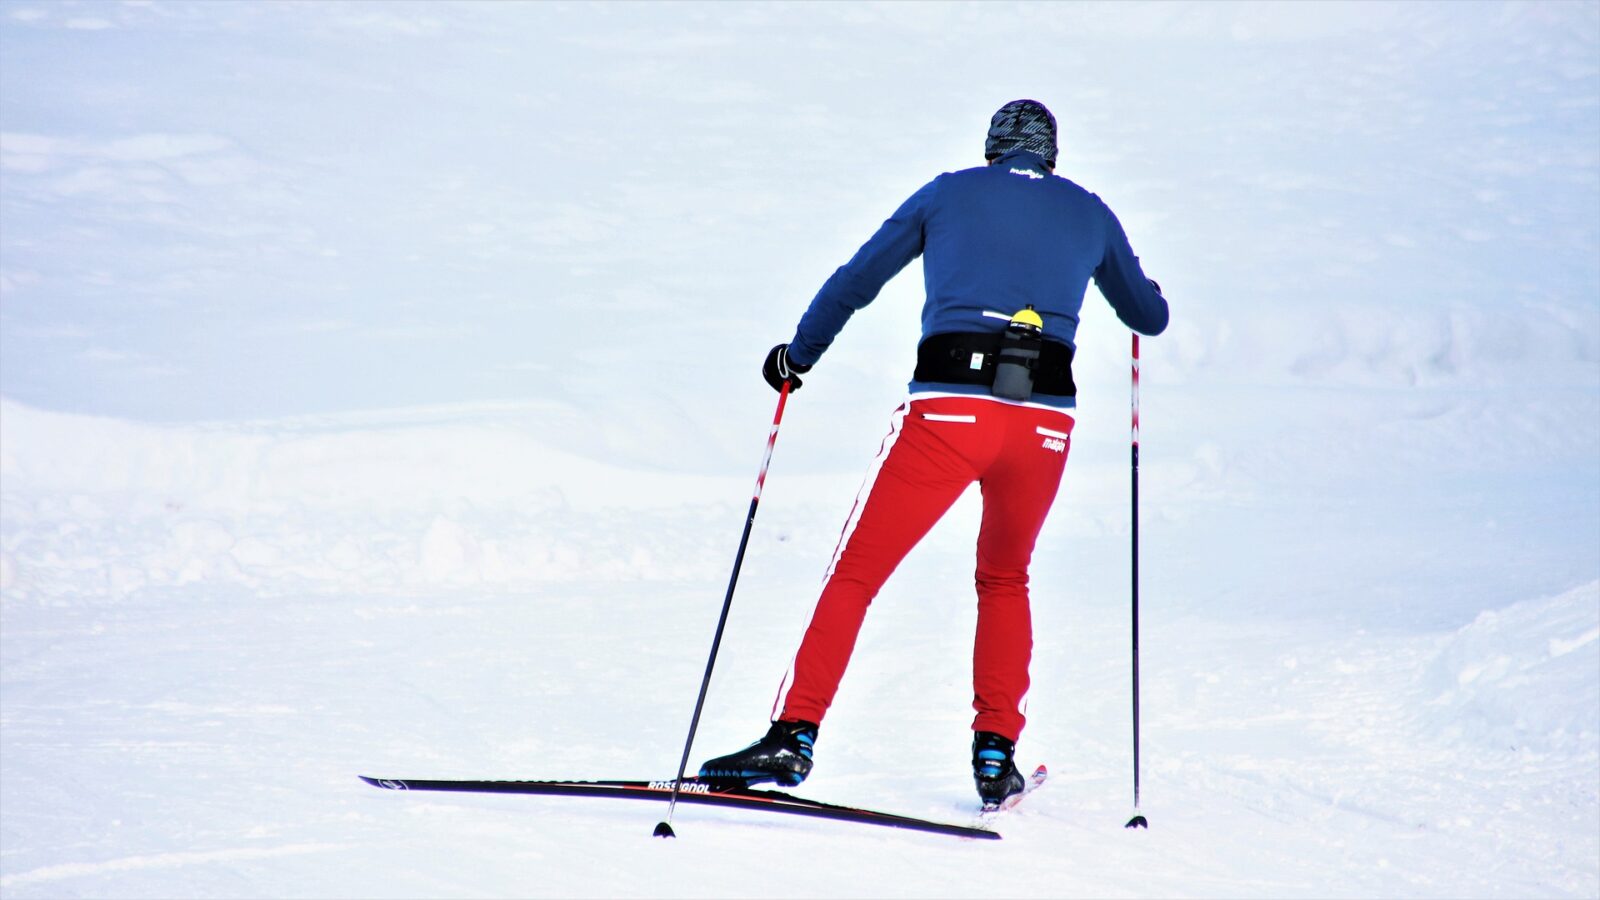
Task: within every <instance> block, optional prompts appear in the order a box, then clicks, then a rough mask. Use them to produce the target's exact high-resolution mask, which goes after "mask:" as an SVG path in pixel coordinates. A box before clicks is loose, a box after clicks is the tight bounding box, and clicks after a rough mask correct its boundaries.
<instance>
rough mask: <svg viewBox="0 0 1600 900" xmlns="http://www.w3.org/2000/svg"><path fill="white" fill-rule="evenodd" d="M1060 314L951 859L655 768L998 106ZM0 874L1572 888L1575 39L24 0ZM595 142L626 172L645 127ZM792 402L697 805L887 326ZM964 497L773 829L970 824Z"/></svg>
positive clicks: (791, 436)
mask: <svg viewBox="0 0 1600 900" xmlns="http://www.w3.org/2000/svg"><path fill="white" fill-rule="evenodd" d="M1016 96H1037V97H1039V98H1040V99H1042V100H1044V101H1045V102H1047V103H1049V104H1050V105H1051V106H1052V108H1053V109H1055V111H1056V113H1057V115H1058V117H1060V118H1061V121H1062V123H1063V125H1062V127H1063V172H1064V173H1065V174H1068V175H1069V176H1071V177H1074V178H1075V179H1078V180H1079V181H1081V182H1082V183H1084V184H1085V185H1087V186H1088V187H1090V188H1091V189H1094V190H1096V191H1099V192H1100V193H1102V195H1103V196H1105V197H1106V199H1107V201H1108V202H1109V203H1110V204H1111V205H1112V206H1113V207H1114V208H1115V209H1116V210H1117V211H1118V212H1119V214H1120V215H1121V217H1122V219H1123V221H1124V223H1125V224H1126V225H1127V228H1128V230H1129V232H1130V234H1131V235H1132V236H1133V240H1134V245H1135V246H1136V247H1137V248H1138V249H1139V252H1140V253H1141V255H1142V257H1143V259H1144V260H1145V262H1146V263H1147V265H1148V266H1149V267H1150V269H1151V272H1152V274H1154V275H1156V276H1157V277H1158V278H1159V279H1160V280H1161V281H1162V283H1163V285H1164V286H1165V287H1166V289H1167V292H1168V293H1169V294H1171V295H1172V297H1173V298H1174V317H1173V326H1172V329H1171V330H1170V332H1169V333H1168V334H1166V335H1163V336H1162V337H1160V338H1158V339H1152V340H1147V341H1146V342H1145V343H1144V345H1143V350H1144V363H1143V369H1142V372H1143V377H1144V385H1145V387H1144V396H1143V408H1142V422H1143V425H1142V461H1143V472H1142V480H1141V492H1142V496H1143V498H1144V507H1143V509H1142V512H1141V530H1142V535H1141V538H1142V544H1141V546H1142V557H1141V565H1142V569H1143V583H1142V597H1143V622H1144V634H1143V647H1144V652H1143V657H1142V663H1143V701H1144V738H1143V740H1144V743H1143V755H1144V771H1143V787H1144V798H1143V799H1144V803H1143V809H1142V811H1143V812H1144V813H1145V814H1146V815H1147V816H1148V817H1149V819H1150V822H1151V825H1152V827H1151V829H1150V830H1149V831H1147V832H1129V831H1125V830H1124V829H1123V828H1122V823H1123V822H1125V821H1126V820H1127V818H1128V816H1129V814H1130V812H1131V809H1130V804H1131V799H1132V791H1131V787H1132V777H1131V776H1132V771H1131V768H1132V760H1131V747H1130V733H1129V732H1130V727H1129V709H1128V707H1129V693H1130V684H1129V677H1128V642H1129V635H1128V608H1127V604H1128V584H1127V581H1128V574H1127V573H1128V541H1129V524H1130V516H1129V509H1128V446H1127V429H1128V410H1127V399H1126V398H1127V393H1128V362H1127V358H1126V354H1127V334H1126V331H1125V330H1124V329H1122V328H1121V326H1120V325H1119V324H1118V323H1117V322H1116V321H1115V319H1114V317H1113V316H1112V315H1111V314H1110V313H1109V312H1108V311H1107V309H1106V307H1105V304H1104V303H1102V302H1101V301H1100V298H1099V297H1098V296H1097V295H1096V294H1095V293H1094V291H1093V290H1091V291H1090V293H1089V297H1088V300H1087V303H1086V307H1085V315H1084V322H1083V327H1082V329H1081V331H1080V335H1079V337H1080V353H1079V357H1078V362H1077V368H1078V372H1077V376H1078V378H1077V380H1078V382H1079V384H1080V387H1081V394H1082V398H1081V399H1082V405H1081V407H1080V409H1079V411H1078V414H1077V416H1078V427H1077V429H1076V431H1075V434H1074V440H1073V446H1072V449H1071V459H1070V461H1069V463H1068V468H1067V476H1066V480H1065V482H1064V484H1063V487H1062V490H1061V494H1060V496H1059V497H1058V500H1057V505H1056V509H1055V511H1054V513H1053V514H1052V518H1051V520H1050V521H1049V523H1048V524H1047V526H1046V529H1045V533H1044V534H1043V535H1042V537H1041V540H1040V545H1039V550H1038V553H1037V554H1036V559H1035V564H1034V570H1033V583H1032V590H1033V597H1034V612H1035V633H1036V644H1037V648H1036V653H1035V660H1034V665H1033V676H1034V686H1033V690H1032V692H1031V694H1030V696H1029V707H1028V715H1029V722H1030V724H1029V727H1028V730H1027V732H1026V733H1025V735H1024V737H1023V740H1022V742H1021V745H1020V747H1019V753H1020V755H1021V757H1022V758H1023V760H1024V761H1028V762H1034V761H1037V762H1044V763H1047V764H1048V765H1049V766H1050V768H1051V772H1052V776H1051V781H1050V783H1049V784H1048V785H1047V787H1046V788H1045V789H1043V790H1041V791H1039V792H1038V793H1037V794H1035V795H1033V796H1031V797H1030V798H1029V799H1028V801H1027V803H1026V804H1025V806H1023V807H1022V808H1020V809H1018V810H1017V811H1015V812H1014V813H1012V814H1009V815H1008V816H1007V817H1006V818H1005V819H1004V820H1003V821H1002V823H1001V824H1000V825H999V826H998V827H999V829H1000V830H1001V831H1002V833H1003V834H1004V836H1005V839H1004V840H1002V841H997V842H983V843H982V844H981V845H980V844H979V843H977V842H962V841H958V840H953V839H950V838H944V837H939V836H929V835H917V834H902V833H898V832H893V831H883V830H876V829H870V828H865V827H861V826H847V825H843V824H837V823H826V822H817V821H810V820H804V819H790V818H779V817H762V816H760V815H752V814H747V813H733V812H726V811H714V810H709V809H706V808H700V807H683V808H680V809H679V810H678V811H677V813H676V816H675V819H674V824H675V826H676V829H677V832H678V835H679V838H678V839H677V840H676V841H672V842H665V841H660V840H656V839H653V838H651V837H650V832H651V829H652V828H653V826H654V825H655V823H656V822H657V821H659V820H660V818H661V816H662V814H663V809H662V808H658V807H653V806H649V805H646V804H641V803H626V802H609V803H608V802H583V801H572V800H562V799H558V798H528V797H521V798H518V797H467V796H449V795H436V796H426V795H422V794H416V795H403V794H395V793H389V792H382V791H377V790H374V789H372V788H370V787H368V786H366V785H363V784H362V783H360V782H359V781H358V780H357V779H356V776H357V775H358V774H369V775H378V776H392V777H446V778H448V777H490V778H542V777H549V778H605V777H622V778H636V777H649V778H659V777H670V775H671V774H672V773H673V770H674V769H675V767H676V765H677V762H678V758H679V754H680V752H681V750H682V746H683V740H684V735H685V732H686V729H687V726H688V722H689V718H690V715H691V712H692V708H693V701H694V692H695V690H696V688H697V686H698V684H699V680H700V676H701V673H702V671H703V667H704V664H705V654H706V652H707V650H708V649H709V645H710V640H711V635H712V631H713V628H714V626H715V623H716V618H717V612H718V609H719V607H720V604H721V601H722V597H723V592H724V590H725V587H726V584H727V577H728V570H729V566H730V565H731V562H732V558H733V554H734V550H735V547H736V544H737V540H738V536H739V530H740V528H741V527H742V525H743V521H744V512H745V509H746V507H747V504H748V501H749V497H750V491H751V488H752V486H753V482H754V478H755V474H756V472H755V469H756V466H757V464H758V462H759V459H760V453H761V449H762V443H763V441H764V440H765V438H766V435H767V429H768V425H769V423H770V419H771V415H772V408H773V403H774V396H773V395H772V394H771V393H770V392H769V391H768V390H767V388H766V387H765V385H763V384H761V383H760V382H759V380H758V379H757V378H756V377H755V372H754V368H755V366H756V364H757V363H758V361H759V359H760V356H761V354H762V353H763V352H764V351H765V349H766V348H767V347H768V346H770V345H771V344H772V343H775V342H777V341H779V340H783V339H785V338H786V337H787V335H788V334H789V330H790V329H792V327H793V322H794V319H795V317H796V316H797V315H798V313H799V312H800V309H801V308H802V306H803V304H804V302H805V301H806V299H807V298H808V297H809V296H810V295H811V293H812V292H813V291H814V290H815V289H816V287H817V285H818V284H820V283H821V281H822V279H824V278H825V277H826V276H827V274H828V273H829V272H831V271H832V269H833V267H834V266H837V265H838V264H839V263H840V262H842V261H843V260H844V259H845V258H847V256H848V254H849V253H850V252H851V251H852V250H853V249H854V247H855V246H857V245H858V243H859V242H860V241H861V240H862V239H864V238H865V236H866V235H867V234H869V233H870V231H871V229H872V228H873V227H875V225H876V224H877V222H878V221H880V220H881V219H882V218H883V216H885V215H887V213H888V212H889V211H890V210H891V209H892V208H893V207H894V205H895V204H897V203H898V202H900V201H901V200H902V199H903V198H904V196H905V195H907V194H909V193H910V192H911V191H912V190H914V189H915V188H916V187H917V186H918V185H919V184H921V183H922V181H923V180H925V179H926V178H927V177H928V176H930V175H932V174H933V173H935V172H938V171H941V170H945V169H950V168H955V167H958V166H965V165H969V164H971V163H972V162H973V161H975V157H976V156H977V152H978V149H979V147H980V146H981V143H980V141H981V133H982V127H983V123H984V122H985V121H986V118H987V116H988V115H989V113H990V112H992V110H993V109H994V108H995V107H996V106H997V105H998V104H999V103H1001V102H1004V101H1005V100H1008V99H1012V98H1014V97H1016ZM0 126H3V127H0V894H3V895H4V896H6V897H7V898H12V897H15V898H23V897H74V896H83V897H90V896H94V897H98V896H118V897H170V896H206V897H210V896H229V897H233V896H248V897H256V896H262V897H266V896H273V897H277V896H285V897H301V896H305V897H325V896H360V897H414V896H449V897H458V896H595V897H611V896H684V897H690V896H726V897H743V896H769V895H776V896H830V897H832V896H838V897H854V896H955V895H969V894H970V895H981V896H1001V897H1011V896H1017V897H1026V896H1039V897H1059V896H1094V897H1101V896H1215V897H1239V896H1259V897H1285V896H1295V897H1328V896H1416V897H1462V896H1468V897H1524V896H1555V897H1595V896H1597V895H1600V4H1595V3H1592V2H1585V3H1567V4H1562V3H1548V4H1509V5H1503V6H1501V5H1489V4H1471V5H1460V4H1448V3H1447V4H1424V3H1416V4H1290V5H1274V4H1243V3H1238V4H1235V3H1229V4H1204V3H1196V4H1182V5H1176V6H1174V5H1168V4H1127V3H1117V4H1106V5H1100V4H1085V5H1072V6H1061V7H1057V6H1029V5H1001V4H976V5H956V4H950V5H944V4H940V5H928V4H888V5H876V4H838V5H824V6H799V7H778V6H766V5H743V4H706V5H701V4H690V5H685V6H665V5H661V6H657V5H643V6H636V5H628V6H623V5H603V6H587V5H579V6H562V5H557V4H529V5H511V4H486V5H468V4H437V5H436V4H382V5H373V4H352V5H344V4H337V3H329V4H319V5H317V6H313V7H298V6H293V7H292V6H287V5H278V4H222V5H218V4H208V3H197V4H196V3H184V2H154V3H126V4H111V3H97V2H89V3H62V4H35V3H31V2H26V0H8V2H7V3H5V4H0ZM619 144H620V145H621V146H623V147H624V148H625V151H624V152H623V153H622V154H621V155H623V156H625V157H626V159H625V160H622V161H618V160H617V159H616V158H615V157H616V156H617V155H618V154H616V153H615V152H613V151H612V150H609V149H608V150H605V151H603V152H597V151H595V150H594V148H597V147H599V148H614V147H616V146H618V145H619ZM917 282H918V273H917V272H916V267H915V266H913V267H912V268H911V269H909V270H908V271H907V272H906V273H904V274H903V275H902V276H901V277H900V278H899V279H897V280H896V281H895V282H894V283H892V284H891V286H890V287H889V288H888V289H887V290H886V291H885V292H884V294H883V296H882V297H881V298H880V299H879V300H878V301H877V302H876V303H875V304H874V305H873V306H871V307H870V308H868V309H866V310H863V311H862V312H861V313H860V314H859V315H857V316H856V317H855V319H854V320H853V321H852V322H851V324H850V327H849V328H848V329H847V330H846V332H845V333H844V335H842V336H841V338H840V339H839V341H838V342H837V343H836V344H835V346H834V347H833V348H832V349H831V350H830V351H829V354H828V356H827V357H826V358H825V359H824V361H823V363H822V364H821V365H819V367H818V368H817V370H816V372H815V373H814V374H813V375H812V376H811V377H809V378H808V380H807V384H806V386H805V388H804V390H803V391H801V392H800V393H798V394H797V395H796V396H795V397H794V398H793V400H792V402H791V403H790V405H789V407H788V411H787V413H786V415H785V419H784V422H783V427H782V429H781V432H780V437H779V440H778V444H777V450H776V455H775V458H774V462H773V466H772V471H771V476H770V479H769V481H768V483H767V487H766V493H765V494H764V496H763V501H762V505H761V510H760V514H759V517H758V519H757V521H756V523H755V527H754V530H753V533H752V537H751V545H750V550H749V554H748V556H747V558H746V561H745V565H744V572H743V575H742V577H741V580H740V586H739V590H738V593H737V595H736V597H735V602H734V607H733V612H732V616H731V619H730V621H729V623H728V630H727V634H726V636H725V638H724V642H723V647H722V652H721V655H720V656H719V659H718V663H717V670H716V677H715V678H714V680H713V682H712V686H711V691H710V695H709V697H708V701H707V707H706V713H705V716H704V719H703V721H702V723H701V728H700V733H699V737H698V739H697V740H696V742H695V747H694V753H693V756H692V762H697V761H698V760H700V759H703V758H705V757H706V756H709V755H712V754H714V753H720V752H724V751H726V750H727V749H730V748H732V747H736V746H739V745H742V744H743V743H746V742H748V741H749V740H751V739H752V738H753V737H755V736H756V735H757V734H758V733H759V732H760V731H761V730H762V728H763V726H764V722H765V717H766V715H767V712H768V709H769V706H770V703H771V700H772V695H773V693H774V691H775V690H776V688H777V686H778V682H779V680H780V678H781V676H782V674H783V671H784V669H785V667H786V666H787V664H788V662H789V658H790V655H791V654H792V652H793V649H794V646H795V643H796V641H797V640H798V638H799V636H800V633H801V631H802V629H803V627H804V625H805V621H806V616H807V615H808V613H809V611H810V605H811V603H812V602H813V601H814V599H815V592H816V589H817V586H818V584H819V581H820V577H821V573H822V571H823V569H824V567H825V565H826V562H827V559H828V557H829V555H830V554H831V552H832V549H833V546H834V541H835V540H836V537H837V532H838V528H839V526H840V524H841V522H842V520H843V517H844V515H845V513H846V511H847V510H848V508H849V504H850V501H851V499H852V497H853V496H854V493H855V491H856V488H857V486H858V484H859V481H860V478H861V475H862V473H863V471H864V470H865V467H866V463H867V461H868V460H869V459H870V457H871V455H872V453H873V452H874V451H875V449H876V447H877V445H878V441H879V439H880V436H881V434H882V431H883V429H884V428H885V427H886V425H887V420H888V416H889V413H890V411H891V410H892V409H893V407H894V406H895V405H896V404H897V403H898V402H900V400H901V394H902V391H903V385H904V381H905V378H906V373H907V371H908V370H909V368H910V366H911V360H912V353H913V347H912V344H911V342H910V340H909V338H908V335H910V334H911V333H913V331H914V329H915V323H916V321H917V312H918V303H919V300H920V298H919V287H920V286H919V284H918V283H917ZM975 501H976V498H975V497H973V496H971V495H969V496H967V497H965V498H963V500H962V501H960V502H959V503H958V504H957V506H956V508H955V509H954V510H953V511H952V512H951V514H950V515H949V516H947V518H946V519H945V520H944V521H943V522H941V523H940V525H939V526H938V527H937V528H936V529H935V530H934V532H933V533H932V534H931V535H930V536H929V537H928V539H927V540H926V541H925V542H924V543H923V544H922V545H921V546H919V547H918V548H917V549H916V550H915V551H914V552H913V553H912V555H911V556H910V557H909V558H908V560H907V561H906V562H905V564H904V565H903V566H902V567H901V569H900V571H899V572H897V573H896V575H895V577H894V578H893V579H892V580H891V581H890V583H889V585H888V586H887V587H886V589H885V590H884V592H883V594H882V595H881V596H880V597H879V598H878V600H877V601H876V602H875V604H874V607H873V610H872V612H871V614H870V615H869V617H868V619H867V623H866V626H865V629H864V631H863V633H862V637H861V640H860V643H859V647H858V651H857V654H856V656H855V659H854V661H853V663H852V667H851V670H850V672H849V674H848V676H847V678H846V680H845V683H844V686H843V689H842V691H841V693H840V696H839V698H838V701H837V703H836V705H835V707H834V708H833V709H832V711H831V712H830V715H829V717H828V720H827V721H826V722H825V723H824V726H823V728H822V733H821V736H820V740H819V743H818V765H817V768H816V770H815V773H814V774H813V776H812V777H811V778H810V779H809V780H808V781H807V782H806V784H805V785H804V786H803V787H802V788H801V789H799V790H798V791H797V793H801V794H803V795H806V796H811V797H815V798H817V799H820V800H827V801H833V802H839V803H849V804H857V805H866V806H871V807H875V808H881V809H885V810H888V811H893V812H899V813H903V814H908V815H917V816H924V817H931V818H937V819H943V820H949V821H956V822H964V821H967V820H968V819H969V818H970V816H971V815H972V812H973V809H972V807H973V805H974V804H973V801H974V798H975V795H974V793H973V791H972V787H971V783H970V774H969V767H968V752H969V747H968V745H969V741H970V732H969V731H968V728H969V722H970V718H971V713H970V708H969V703H970V686H969V684H968V675H967V673H968V670H969V667H970V652H971V648H970V635H971V631H972V626H973V617H974V610H973V603H972V598H971V588H970V586H969V585H970V578H971V565H972V564H971V554H972V549H971V548H972V542H973V539H974V537H975V531H976V502H975Z"/></svg>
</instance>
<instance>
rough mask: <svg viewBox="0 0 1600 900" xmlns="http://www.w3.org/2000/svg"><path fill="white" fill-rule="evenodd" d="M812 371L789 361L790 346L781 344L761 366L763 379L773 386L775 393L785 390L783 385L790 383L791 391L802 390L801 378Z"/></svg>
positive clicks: (773, 349)
mask: <svg viewBox="0 0 1600 900" xmlns="http://www.w3.org/2000/svg"><path fill="white" fill-rule="evenodd" d="M809 371H811V367H810V366H802V365H799V364H798V363H792V362H790V361H789V345H788V344H779V345H778V346H776V347H773V348H772V350H770V351H769V352H768V353H767V361H766V362H764V363H762V364H761V377H762V378H765V379H766V380H767V384H770V385H772V389H773V390H775V391H782V390H783V383H784V382H785V381H787V382H789V390H791V391H798V390H800V376H801V375H802V374H804V373H806V372H809Z"/></svg>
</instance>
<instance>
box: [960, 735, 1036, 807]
mask: <svg viewBox="0 0 1600 900" xmlns="http://www.w3.org/2000/svg"><path fill="white" fill-rule="evenodd" d="M1016 749H1017V744H1016V742H1015V741H1012V740H1009V739H1007V738H1003V737H1001V736H1000V735H998V734H995V733H994V732H992V731H980V732H978V733H977V734H975V735H973V737H972V778H973V780H974V781H976V782H977V784H978V796H979V797H980V798H982V800H983V807H984V809H996V808H998V807H999V806H1001V805H1002V804H1004V803H1005V801H1006V798H1007V797H1010V796H1012V795H1013V794H1020V793H1022V791H1023V789H1024V788H1026V787H1027V785H1026V783H1025V782H1024V781H1023V779H1022V773H1021V772H1018V771H1017V764H1016V761H1015V760H1013V759H1012V755H1013V754H1014V753H1016Z"/></svg>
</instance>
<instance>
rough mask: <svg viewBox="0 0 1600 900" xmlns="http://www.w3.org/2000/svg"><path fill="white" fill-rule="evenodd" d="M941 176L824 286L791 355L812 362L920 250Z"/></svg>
mask: <svg viewBox="0 0 1600 900" xmlns="http://www.w3.org/2000/svg"><path fill="white" fill-rule="evenodd" d="M937 183H938V182H937V180H935V181H932V182H929V183H928V184H927V185H925V186H924V187H923V188H922V190H919V191H917V192H916V193H915V194H912V195H911V198H910V199H909V200H907V201H906V202H904V203H902V204H900V208H899V209H897V210H895V213H894V215H892V216H890V217H889V220H888V221H886V222H884V223H883V225H882V226H880V227H879V228H878V231H877V233H876V234H874V235H873V236H872V237H871V238H870V239H869V240H868V241H867V242H866V243H865V244H863V245H861V249H860V250H857V251H856V255H855V256H854V257H852V258H851V259H850V261H849V262H847V263H845V264H844V265H842V266H840V267H839V269H838V270H837V271H836V272H834V273H833V276H832V277H831V278H829V279H828V280H827V282H826V283H825V284H823V285H822V290H820V291H818V292H817V296H816V297H814V298H813V299H812V301H811V306H810V307H808V308H807V309H806V311H805V315H803V316H801V317H800V325H799V327H797V328H796V329H795V333H794V340H793V341H791V342H790V343H789V351H788V355H789V358H790V360H792V361H793V362H794V363H796V364H798V365H803V366H811V365H815V364H816V361H817V360H818V359H819V358H820V357H821V356H822V354H823V352H824V351H826V350H827V349H828V345H829V344H832V343H833V339H834V338H836V337H838V336H839V332H840V331H841V330H842V329H843V328H844V323H846V322H848V321H850V316H851V314H853V313H854V312H855V311H856V310H858V309H860V308H862V307H863V306H866V305H867V304H868V303H871V302H872V301H873V299H874V298H876V297H877V296H878V292H879V291H881V290H883V286H884V285H885V284H887V283H888V281H889V279H891V278H893V277H894V276H895V275H897V274H899V272H900V270H901V269H904V268H905V267H906V265H907V264H908V263H910V262H911V261H912V260H913V259H916V258H917V257H918V256H920V255H921V254H922V241H923V230H922V226H923V222H924V219H925V215H926V211H927V205H928V199H929V197H930V196H931V195H932V193H933V190H934V185H935V184H937Z"/></svg>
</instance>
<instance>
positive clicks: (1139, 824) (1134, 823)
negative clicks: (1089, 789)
mask: <svg viewBox="0 0 1600 900" xmlns="http://www.w3.org/2000/svg"><path fill="white" fill-rule="evenodd" d="M1132 462H1133V470H1132V472H1133V479H1132V482H1133V529H1132V531H1133V555H1132V559H1133V604H1132V606H1133V813H1134V815H1133V818H1131V819H1129V820H1128V824H1127V825H1125V826H1123V827H1124V828H1149V827H1150V823H1149V822H1148V821H1146V820H1145V817H1144V816H1142V815H1140V814H1139V333H1138V332H1134V334H1133V456H1132Z"/></svg>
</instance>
